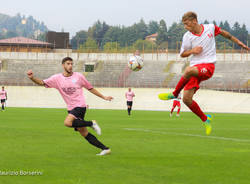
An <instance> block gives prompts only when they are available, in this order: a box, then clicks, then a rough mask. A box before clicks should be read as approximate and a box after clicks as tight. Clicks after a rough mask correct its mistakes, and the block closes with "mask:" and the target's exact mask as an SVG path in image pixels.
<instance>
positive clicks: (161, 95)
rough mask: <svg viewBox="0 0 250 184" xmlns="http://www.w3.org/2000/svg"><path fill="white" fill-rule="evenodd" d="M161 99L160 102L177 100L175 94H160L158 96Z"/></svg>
mask: <svg viewBox="0 0 250 184" xmlns="http://www.w3.org/2000/svg"><path fill="white" fill-rule="evenodd" d="M158 97H159V99H160V100H171V99H174V98H176V97H175V96H174V95H173V93H160V94H159V95H158Z"/></svg>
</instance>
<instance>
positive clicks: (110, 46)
mask: <svg viewBox="0 0 250 184" xmlns="http://www.w3.org/2000/svg"><path fill="white" fill-rule="evenodd" d="M103 50H104V52H117V51H119V50H120V44H119V43H118V42H106V43H105V45H104V46H103Z"/></svg>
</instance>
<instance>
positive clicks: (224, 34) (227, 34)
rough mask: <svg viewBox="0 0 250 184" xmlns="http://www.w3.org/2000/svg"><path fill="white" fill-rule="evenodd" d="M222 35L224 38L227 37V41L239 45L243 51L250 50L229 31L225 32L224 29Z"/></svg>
mask: <svg viewBox="0 0 250 184" xmlns="http://www.w3.org/2000/svg"><path fill="white" fill-rule="evenodd" d="M220 35H221V36H223V37H225V38H227V39H229V40H232V41H233V42H234V43H236V44H238V45H239V46H240V47H242V48H243V49H246V50H250V48H249V47H247V46H246V45H245V44H244V43H242V42H241V41H240V40H239V39H237V38H236V37H234V36H232V35H231V34H230V33H229V32H227V31H225V30H223V29H222V30H221V33H220Z"/></svg>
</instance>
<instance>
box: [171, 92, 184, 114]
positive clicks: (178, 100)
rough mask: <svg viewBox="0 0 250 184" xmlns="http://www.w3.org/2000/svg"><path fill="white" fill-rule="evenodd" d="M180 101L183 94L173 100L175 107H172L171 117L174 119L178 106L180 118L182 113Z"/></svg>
mask: <svg viewBox="0 0 250 184" xmlns="http://www.w3.org/2000/svg"><path fill="white" fill-rule="evenodd" d="M180 100H181V94H179V95H178V97H177V98H174V100H173V106H172V109H171V112H170V117H172V115H173V111H174V109H175V107H176V106H177V107H178V110H177V113H176V116H177V117H179V116H180V111H181V102H180Z"/></svg>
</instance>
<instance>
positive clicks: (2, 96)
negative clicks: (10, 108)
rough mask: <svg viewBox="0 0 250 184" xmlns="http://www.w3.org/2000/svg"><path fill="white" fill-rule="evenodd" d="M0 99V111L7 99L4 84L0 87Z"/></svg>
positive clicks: (3, 108)
mask: <svg viewBox="0 0 250 184" xmlns="http://www.w3.org/2000/svg"><path fill="white" fill-rule="evenodd" d="M0 99H1V105H2V109H1V111H4V110H5V107H4V105H5V103H6V101H7V91H5V90H4V86H3V87H2V90H1V91H0Z"/></svg>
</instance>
